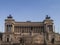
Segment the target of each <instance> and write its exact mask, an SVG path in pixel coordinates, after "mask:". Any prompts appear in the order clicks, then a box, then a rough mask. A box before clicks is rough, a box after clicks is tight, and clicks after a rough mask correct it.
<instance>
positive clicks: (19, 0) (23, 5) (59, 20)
mask: <svg viewBox="0 0 60 45" xmlns="http://www.w3.org/2000/svg"><path fill="white" fill-rule="evenodd" d="M9 14H11V15H12V16H13V17H14V19H15V20H16V21H27V20H31V21H43V20H44V18H45V16H46V15H49V16H50V17H51V18H52V19H53V20H54V25H55V31H56V32H60V0H0V32H4V20H5V19H6V17H7V16H8V15H9Z"/></svg>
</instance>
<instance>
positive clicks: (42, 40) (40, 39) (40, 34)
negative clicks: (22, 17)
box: [0, 15, 60, 45]
mask: <svg viewBox="0 0 60 45" xmlns="http://www.w3.org/2000/svg"><path fill="white" fill-rule="evenodd" d="M0 44H1V45H52V44H54V45H55V44H56V45H57V44H59V45H60V34H58V33H55V32H54V22H53V20H52V19H51V18H50V17H49V16H48V15H47V16H46V17H45V19H44V20H43V21H42V22H31V21H26V22H17V21H15V20H14V19H13V17H12V16H11V15H9V16H8V17H7V19H5V32H4V33H2V34H1V36H0Z"/></svg>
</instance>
